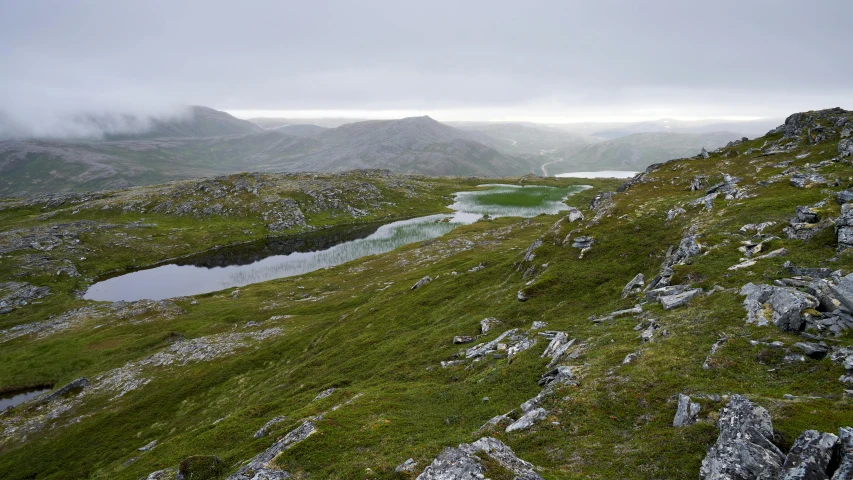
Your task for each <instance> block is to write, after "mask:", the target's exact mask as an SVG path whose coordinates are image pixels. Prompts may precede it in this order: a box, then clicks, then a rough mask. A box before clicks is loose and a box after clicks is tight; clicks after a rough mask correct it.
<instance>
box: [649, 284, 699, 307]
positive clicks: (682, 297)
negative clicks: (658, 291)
mask: <svg viewBox="0 0 853 480" xmlns="http://www.w3.org/2000/svg"><path fill="white" fill-rule="evenodd" d="M701 293H702V289H701V288H694V289H692V290H686V291H684V292H682V293H678V294H675V295H664V296H661V297H658V301H659V302H660V304H661V305H662V306H663V309H664V310H672V309H673V308H678V307H681V306H684V305H687V303H688V302H690V300H692V299H693V298H694V297H696V296H697V295H699V294H701Z"/></svg>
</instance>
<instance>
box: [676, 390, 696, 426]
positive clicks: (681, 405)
mask: <svg viewBox="0 0 853 480" xmlns="http://www.w3.org/2000/svg"><path fill="white" fill-rule="evenodd" d="M701 408H702V407H701V406H700V405H699V404H698V403H691V402H690V397H689V396H687V395H684V394H683V393H679V394H678V410H676V412H675V418H674V419H673V420H672V426H673V427H683V426H685V425H691V424H693V423H696V416H697V415H699V410H700V409H701Z"/></svg>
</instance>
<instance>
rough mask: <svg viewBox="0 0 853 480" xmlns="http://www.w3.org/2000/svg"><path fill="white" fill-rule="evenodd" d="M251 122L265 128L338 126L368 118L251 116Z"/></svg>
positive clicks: (363, 120)
mask: <svg viewBox="0 0 853 480" xmlns="http://www.w3.org/2000/svg"><path fill="white" fill-rule="evenodd" d="M249 121H250V122H252V123H254V124H255V125H258V126H260V127H262V128H264V129H267V130H270V129H275V128H279V127H284V126H287V125H317V126H318V127H325V128H337V127H340V126H341V125H346V124H347V123H357V122H365V121H367V119H366V118H334V117H331V118H270V117H256V118H250V119H249Z"/></svg>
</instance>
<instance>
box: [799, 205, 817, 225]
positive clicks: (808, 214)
mask: <svg viewBox="0 0 853 480" xmlns="http://www.w3.org/2000/svg"><path fill="white" fill-rule="evenodd" d="M797 219H798V220H799V221H801V222H805V223H817V221H818V219H819V218H818V214H817V212H815V211H814V210H812V209H811V208H809V207H797Z"/></svg>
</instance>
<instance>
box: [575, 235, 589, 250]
mask: <svg viewBox="0 0 853 480" xmlns="http://www.w3.org/2000/svg"><path fill="white" fill-rule="evenodd" d="M594 242H595V239H594V238H592V237H577V238H575V239H574V241H573V242H572V247H574V248H580V249H587V248H590V247H592V244H593V243H594Z"/></svg>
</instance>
